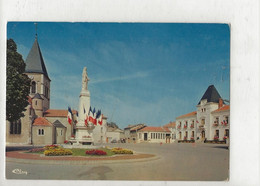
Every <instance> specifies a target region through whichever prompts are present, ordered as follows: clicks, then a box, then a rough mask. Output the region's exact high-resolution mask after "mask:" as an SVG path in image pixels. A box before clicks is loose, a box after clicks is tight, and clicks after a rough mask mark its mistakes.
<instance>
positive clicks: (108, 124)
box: [107, 121, 118, 128]
mask: <svg viewBox="0 0 260 186" xmlns="http://www.w3.org/2000/svg"><path fill="white" fill-rule="evenodd" d="M107 126H108V127H112V128H118V126H117V124H116V123H115V122H113V121H112V122H108V123H107Z"/></svg>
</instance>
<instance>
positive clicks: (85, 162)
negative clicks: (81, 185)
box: [6, 154, 161, 165]
mask: <svg viewBox="0 0 260 186" xmlns="http://www.w3.org/2000/svg"><path fill="white" fill-rule="evenodd" d="M137 155H138V154H137ZM160 158H161V157H159V156H156V155H153V156H152V157H147V158H145V157H142V158H132V159H118V160H116V159H115V160H111V159H107V160H106V159H102V160H96V159H95V160H91V159H86V160H62V159H60V160H47V159H46V160H42V159H39V160H37V159H23V158H13V157H7V156H6V162H15V163H24V164H52V165H93V164H98V163H102V164H111V163H135V162H146V161H153V160H158V159H160Z"/></svg>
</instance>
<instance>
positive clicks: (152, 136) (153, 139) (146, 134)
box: [137, 127, 174, 143]
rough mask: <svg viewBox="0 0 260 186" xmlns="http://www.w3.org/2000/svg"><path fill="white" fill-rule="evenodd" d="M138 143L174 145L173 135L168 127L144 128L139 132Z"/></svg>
mask: <svg viewBox="0 0 260 186" xmlns="http://www.w3.org/2000/svg"><path fill="white" fill-rule="evenodd" d="M137 136H138V139H137V140H138V142H139V143H142V142H149V143H172V142H174V139H173V137H174V136H173V135H172V133H171V131H170V130H169V128H167V127H144V128H142V129H141V130H139V131H138V132H137Z"/></svg>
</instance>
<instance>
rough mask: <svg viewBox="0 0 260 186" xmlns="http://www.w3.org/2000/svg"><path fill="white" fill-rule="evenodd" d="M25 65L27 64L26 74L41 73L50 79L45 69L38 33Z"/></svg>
mask: <svg viewBox="0 0 260 186" xmlns="http://www.w3.org/2000/svg"><path fill="white" fill-rule="evenodd" d="M25 63H26V67H25V72H26V73H41V74H44V75H45V76H46V77H47V78H48V79H50V78H49V76H48V73H47V70H46V67H45V63H44V60H43V57H42V53H41V50H40V46H39V44H38V40H37V33H36V36H35V41H34V43H33V46H32V48H31V50H30V52H29V54H28V56H27V58H26V60H25Z"/></svg>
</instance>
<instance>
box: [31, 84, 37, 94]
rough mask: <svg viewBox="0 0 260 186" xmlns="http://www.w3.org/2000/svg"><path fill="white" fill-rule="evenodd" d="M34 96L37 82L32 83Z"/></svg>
mask: <svg viewBox="0 0 260 186" xmlns="http://www.w3.org/2000/svg"><path fill="white" fill-rule="evenodd" d="M31 92H32V94H35V93H36V83H35V81H33V82H32V89H31Z"/></svg>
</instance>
